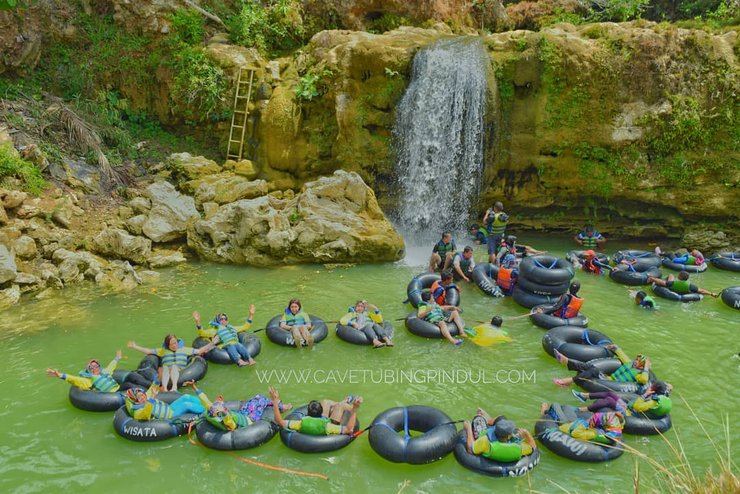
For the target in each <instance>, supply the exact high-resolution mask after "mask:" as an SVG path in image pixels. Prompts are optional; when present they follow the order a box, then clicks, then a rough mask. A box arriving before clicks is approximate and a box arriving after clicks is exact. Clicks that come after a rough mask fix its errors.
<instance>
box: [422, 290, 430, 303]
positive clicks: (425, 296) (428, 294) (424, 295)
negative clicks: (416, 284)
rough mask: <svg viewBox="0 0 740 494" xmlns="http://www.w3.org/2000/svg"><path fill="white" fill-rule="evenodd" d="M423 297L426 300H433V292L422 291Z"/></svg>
mask: <svg viewBox="0 0 740 494" xmlns="http://www.w3.org/2000/svg"><path fill="white" fill-rule="evenodd" d="M421 299H422V300H423V301H424V302H429V301H430V300H432V294H431V293H429V292H422V294H421Z"/></svg>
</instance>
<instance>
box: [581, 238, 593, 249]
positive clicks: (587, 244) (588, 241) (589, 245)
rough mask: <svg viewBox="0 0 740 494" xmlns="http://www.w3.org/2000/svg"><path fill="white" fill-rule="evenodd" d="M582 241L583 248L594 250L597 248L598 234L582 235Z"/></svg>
mask: <svg viewBox="0 0 740 494" xmlns="http://www.w3.org/2000/svg"><path fill="white" fill-rule="evenodd" d="M581 242H583V249H584V250H593V249H595V248H596V235H592V236H590V237H589V236H588V235H584V236H583V237H581Z"/></svg>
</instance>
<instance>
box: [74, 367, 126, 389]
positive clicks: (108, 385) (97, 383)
mask: <svg viewBox="0 0 740 494" xmlns="http://www.w3.org/2000/svg"><path fill="white" fill-rule="evenodd" d="M80 376H82V377H87V378H88V379H90V380H91V381H92V388H93V389H94V390H96V391H100V392H101V393H113V392H115V391H118V387H119V386H118V383H117V382H116V380H115V379H113V376H111V375H110V374H107V373H105V372H101V373H100V374H97V375H95V374H90V373H89V372H84V371H83V372H80Z"/></svg>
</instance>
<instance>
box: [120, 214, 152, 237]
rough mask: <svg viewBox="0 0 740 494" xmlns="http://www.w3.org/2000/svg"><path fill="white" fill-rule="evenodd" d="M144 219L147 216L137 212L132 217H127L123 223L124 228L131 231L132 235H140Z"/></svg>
mask: <svg viewBox="0 0 740 494" xmlns="http://www.w3.org/2000/svg"><path fill="white" fill-rule="evenodd" d="M146 220H147V217H146V215H143V214H139V215H136V216H134V217H133V218H129V219H128V221H126V223H125V226H126V230H128V231H129V232H131V233H133V234H134V235H141V234H142V230H143V228H144V223H146Z"/></svg>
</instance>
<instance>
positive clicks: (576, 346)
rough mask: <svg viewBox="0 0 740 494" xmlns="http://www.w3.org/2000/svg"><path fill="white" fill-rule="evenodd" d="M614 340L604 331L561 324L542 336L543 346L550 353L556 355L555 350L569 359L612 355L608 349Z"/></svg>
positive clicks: (587, 358) (586, 360) (585, 360)
mask: <svg viewBox="0 0 740 494" xmlns="http://www.w3.org/2000/svg"><path fill="white" fill-rule="evenodd" d="M611 344H612V340H611V338H609V337H608V336H606V335H605V334H604V333H600V332H599V331H595V330H593V329H586V328H574V327H572V326H561V327H558V328H552V329H550V330H549V331H547V332H546V333H545V334H544V335H543V336H542V348H544V349H545V351H546V352H547V354H548V355H550V356H551V357H554V356H555V350H557V351H558V352H560V353H562V354H563V355H565V356H566V357H568V358H569V359H574V360H580V361H581V362H588V361H590V360H595V359H603V358H608V357H611V356H612V352H610V351H609V350H607V349H606V345H611Z"/></svg>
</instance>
